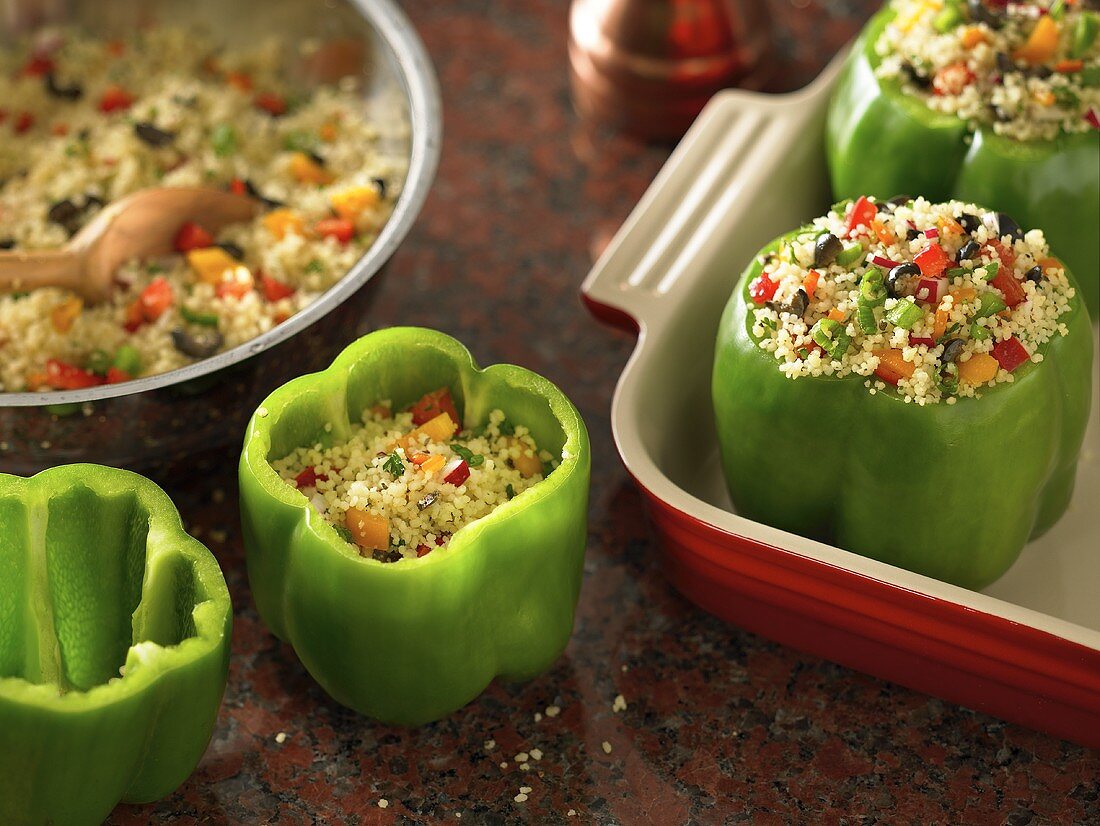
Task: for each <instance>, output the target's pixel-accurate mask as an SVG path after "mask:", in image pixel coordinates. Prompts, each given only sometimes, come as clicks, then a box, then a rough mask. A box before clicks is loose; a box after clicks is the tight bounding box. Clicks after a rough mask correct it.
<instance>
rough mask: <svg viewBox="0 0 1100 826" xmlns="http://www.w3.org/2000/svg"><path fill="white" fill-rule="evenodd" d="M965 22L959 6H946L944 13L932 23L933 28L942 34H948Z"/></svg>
mask: <svg viewBox="0 0 1100 826" xmlns="http://www.w3.org/2000/svg"><path fill="white" fill-rule="evenodd" d="M963 20H964V18H963V13H962V11H960V10H959V8H958V7H957V6H945V7H944V9H943V11H941V12H940V13H939V14H937V15H936V17H935V19H934V20H933V21H932V28H934V29H935V30H936V31H937V32H939V33H940V34H947V32H949V31H951V30H952V29H953V28H955V27H956V26H958V25H959V24H960V23H962V22H963Z"/></svg>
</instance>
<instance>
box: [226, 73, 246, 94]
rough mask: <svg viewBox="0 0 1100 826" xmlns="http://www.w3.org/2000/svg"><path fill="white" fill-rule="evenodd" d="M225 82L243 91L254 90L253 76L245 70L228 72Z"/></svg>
mask: <svg viewBox="0 0 1100 826" xmlns="http://www.w3.org/2000/svg"><path fill="white" fill-rule="evenodd" d="M225 82H226V83H228V84H229V85H230V86H232V87H234V88H235V89H240V90H241V91H242V92H251V91H252V78H251V77H249V76H248V75H246V74H245V73H244V72H226V74H225Z"/></svg>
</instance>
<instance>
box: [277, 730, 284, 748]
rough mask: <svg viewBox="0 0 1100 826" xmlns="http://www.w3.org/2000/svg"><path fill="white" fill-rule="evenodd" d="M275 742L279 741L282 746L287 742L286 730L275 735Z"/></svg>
mask: <svg viewBox="0 0 1100 826" xmlns="http://www.w3.org/2000/svg"><path fill="white" fill-rule="evenodd" d="M275 742H276V743H278V744H279V745H280V746H281V745H282V744H283V743H285V742H286V732H285V731H280V732H279V733H278V734H276V735H275Z"/></svg>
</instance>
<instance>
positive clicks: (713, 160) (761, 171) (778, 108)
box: [581, 49, 847, 332]
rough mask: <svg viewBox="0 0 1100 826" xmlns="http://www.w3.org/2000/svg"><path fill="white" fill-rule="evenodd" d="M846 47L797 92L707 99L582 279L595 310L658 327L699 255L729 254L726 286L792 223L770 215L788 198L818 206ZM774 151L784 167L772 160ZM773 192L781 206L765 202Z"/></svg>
mask: <svg viewBox="0 0 1100 826" xmlns="http://www.w3.org/2000/svg"><path fill="white" fill-rule="evenodd" d="M846 54H847V49H844V50H842V51H841V52H840V54H838V55H837V56H836V57H835V58H834V59H833V60H832V62H830V63H829V65H828V66H827V67H826V68H825V70H824V71H823V72H822V73H821V74H820V75H819V76H818V77H817V79H815V80H814V81H813V82H812V83H811V84H810V85H809V86H806V87H805V88H803V89H801V90H799V91H797V92H793V93H790V94H785V95H764V94H758V93H754V92H745V91H741V90H727V91H724V92H720V93H718V94H717V95H715V96H714V98H712V99H711V101H710V103H708V104H707V106H706V108H705V109H704V110H703V112H702V114H700V116H699V118H698V119H697V120H696V121H695V123H694V124H693V125H692V127H691V129H689V130H688V132H687V134H686V135H685V136H684V138H683V140H682V141H680V144H679V146H677V147H676V150H675V151H674V152H673V153H672V155H671V157H670V158H669V160H668V162H667V163H666V164H665V165H664V167H663V168H662V169H661V171H660V173H658V175H657V177H656V178H655V179H654V181H653V183H652V184H650V186H649V189H647V190H646V192H645V194H644V195H643V196H642V198H641V200H640V201H639V202H638V205H637V206H636V207H635V208H634V210H633V211H632V212H631V214H630V216H629V217H628V218H627V220H626V221H625V222H624V223H623V226H622V227H621V228H620V229H619V231H618V232H617V233H616V235H615V237H614V238H613V239H612V241H611V243H610V244H609V245H608V247H607V249H606V250H605V251H604V253H603V255H602V256H600V259H599V260H598V261H597V262H596V264H595V266H594V267H593V268H592V271H591V272H590V273H589V275H588V277H587V278H586V279H585V281H584V284H583V285H582V286H581V295H582V298H583V299H584V302H585V304H586V306H587V307H588V309H589V311H590V312H591V313H592V314H593V315H594V316H596V318H598V319H600V320H601V321H605V322H607V323H609V324H612V325H614V326H617V327H621V328H623V329H626V330H632V331H635V332H637V331H641V330H645V329H651V328H654V327H656V326H659V325H661V324H662V323H664V321H665V320H667V318H668V317H669V315H670V313H671V311H672V310H673V308H674V307H675V306H676V305H677V304H678V303H679V301H678V298H679V297H682V296H683V295H684V294H686V293H690V292H691V291H692V288H693V285H694V282H695V281H696V280H697V278H698V277H699V276H700V275H701V274H702V272H703V270H704V269H705V268H704V267H701V266H698V264H699V262H700V260H701V258H700V256H704V257H705V256H706V255H708V254H719V252H720V253H721V254H722V255H724V256H728V257H730V260H731V265H733V266H731V273H733V275H732V276H731V281H730V284H729V289H730V290H732V288H733V284H734V282H735V281H736V273H738V272H740V271H741V268H743V267H744V266H745V264H747V263H748V261H749V259H750V258H751V256H752V255H754V254H755V253H756V251H757V250H758V249H759V248H760V247H761V246H763V244H765V243H767V242H768V241H769V240H771V238H773V237H775V236H777V235H780V234H782V233H784V232H787V231H788V230H790V229H791V227H789V226H785V225H782V226H781V225H778V224H777V220H778V219H771V220H770V213H775V214H781V215H786V216H789V215H790V214H791V206H790V202H791V201H792V200H795V201H797V202H798V203H797V209H798V212H799V214H802V215H803V216H804V217H805V218H806V219H809V218H811V217H813V216H814V215H817V214H819V213H820V212H821V208H822V204H827V203H829V195H828V183H827V181H825V180H823V176H822V175H821V174H820V172H819V171H815V170H820V168H821V167H822V166H823V164H821V162H820V157H821V156H820V153H821V152H822V151H824V149H823V142H822V138H823V130H824V120H825V109H826V106H827V104H828V100H829V95H830V92H831V90H832V86H833V83H834V82H835V80H836V77H837V74H838V73H839V72H840V68H841V65H842V63H843V60H844V57H845V55H846ZM777 154H778V155H780V156H782V157H783V158H784V162H783V163H782V164H781V165H777V164H776V163H775V161H774V160H771V158H774V156H775V155H777ZM777 170H778V171H777ZM765 175H771V176H772V180H770V181H763V180H760V179H761V178H763V176H765ZM745 194H753V198H752V199H747V198H745V197H743V196H744V195H745ZM776 198H781V199H783V200H784V201H785V202H786V203H785V206H784V208H783V209H782V210H773V209H771V208H770V205H769V201H772V200H773V199H776ZM734 259H736V260H734ZM689 263H690V266H689ZM734 267H735V268H734ZM728 295H729V290H727V291H726V296H727V297H728Z"/></svg>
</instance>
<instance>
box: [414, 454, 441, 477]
mask: <svg viewBox="0 0 1100 826" xmlns="http://www.w3.org/2000/svg"><path fill="white" fill-rule="evenodd" d="M445 464H447V457H446V456H444V455H443V454H442V453H433V454H432V455H431V456H429V457H428V460H427V461H426V462H424V464H422V465H421V466H420V469H421V470H422V471H424V472H425V473H426V474H428V475H429V476H431V475H432V474H433V473H438V472H439V471H441V470H443V466H444V465H445Z"/></svg>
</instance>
